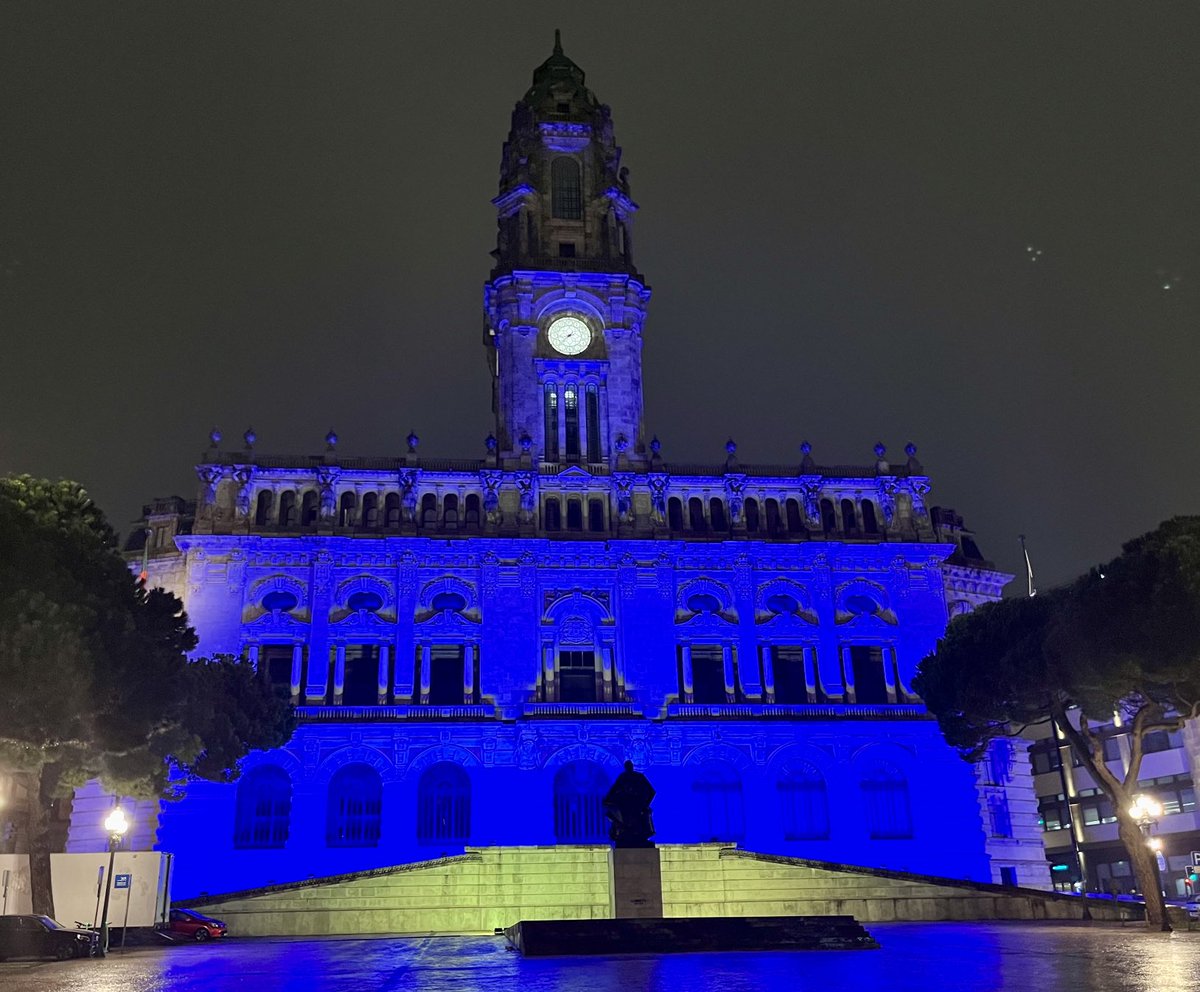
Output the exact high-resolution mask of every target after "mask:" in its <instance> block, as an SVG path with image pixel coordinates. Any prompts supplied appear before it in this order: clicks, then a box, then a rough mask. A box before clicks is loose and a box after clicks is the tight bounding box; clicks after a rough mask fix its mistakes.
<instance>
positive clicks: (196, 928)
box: [166, 909, 225, 941]
mask: <svg viewBox="0 0 1200 992" xmlns="http://www.w3.org/2000/svg"><path fill="white" fill-rule="evenodd" d="M166 932H167V933H169V934H171V935H172V936H173V937H178V938H180V939H185V940H195V941H205V940H211V939H212V938H214V937H224V936H225V924H224V923H222V922H221V921H220V920H214V919H213V918H212V917H211V916H205V915H204V914H203V913H197V912H196V911H195V910H194V909H173V910H171V918H170V922H168V923H167V926H166Z"/></svg>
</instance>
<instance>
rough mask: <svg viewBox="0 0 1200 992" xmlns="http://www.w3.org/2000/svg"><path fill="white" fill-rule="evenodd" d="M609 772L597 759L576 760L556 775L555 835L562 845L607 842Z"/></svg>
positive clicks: (563, 767)
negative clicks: (605, 809)
mask: <svg viewBox="0 0 1200 992" xmlns="http://www.w3.org/2000/svg"><path fill="white" fill-rule="evenodd" d="M609 785H610V783H609V781H608V775H607V774H606V773H605V771H604V769H603V768H601V767H600V765H598V764H596V762H594V761H572V762H571V763H570V764H567V765H563V766H562V768H560V769H559V770H558V772H557V773H556V774H555V776H554V838H555V840H557V841H558V843H560V844H604V843H607V841H608V837H607V829H606V827H607V825H606V823H605V818H604V795H605V793H606V792H608V788H609Z"/></svg>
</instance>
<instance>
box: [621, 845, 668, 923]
mask: <svg viewBox="0 0 1200 992" xmlns="http://www.w3.org/2000/svg"><path fill="white" fill-rule="evenodd" d="M611 864H612V894H613V916H614V917H616V918H617V919H618V920H629V919H660V918H661V917H662V915H663V901H662V869H661V867H660V865H659V860H658V849H657V848H654V847H617V848H613V852H612V861H611Z"/></svg>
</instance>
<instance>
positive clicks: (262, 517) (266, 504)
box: [254, 489, 275, 527]
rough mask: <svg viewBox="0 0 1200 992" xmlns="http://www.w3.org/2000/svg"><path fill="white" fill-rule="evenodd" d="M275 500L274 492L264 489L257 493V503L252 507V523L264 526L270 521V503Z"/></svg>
mask: <svg viewBox="0 0 1200 992" xmlns="http://www.w3.org/2000/svg"><path fill="white" fill-rule="evenodd" d="M274 502H275V494H274V493H272V492H271V490H269V489H264V490H263V491H262V492H261V493H259V494H258V503H257V505H256V506H255V508H254V524H255V526H257V527H265V526H267V524H269V523H270V522H271V504H272V503H274Z"/></svg>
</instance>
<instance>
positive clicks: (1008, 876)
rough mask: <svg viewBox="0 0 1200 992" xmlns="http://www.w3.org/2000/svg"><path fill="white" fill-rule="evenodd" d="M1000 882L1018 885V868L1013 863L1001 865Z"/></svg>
mask: <svg viewBox="0 0 1200 992" xmlns="http://www.w3.org/2000/svg"><path fill="white" fill-rule="evenodd" d="M1000 884H1001V885H1016V884H1017V869H1016V867H1014V866H1013V865H1001V866H1000Z"/></svg>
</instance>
